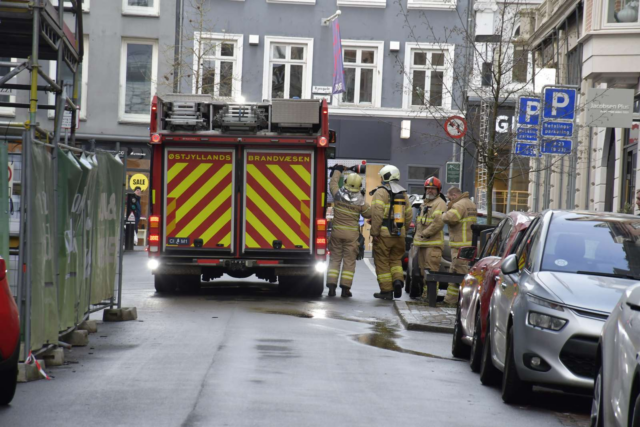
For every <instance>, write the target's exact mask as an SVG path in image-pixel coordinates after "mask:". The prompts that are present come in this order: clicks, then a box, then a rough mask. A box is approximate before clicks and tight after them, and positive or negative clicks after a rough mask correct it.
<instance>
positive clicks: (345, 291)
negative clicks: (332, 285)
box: [340, 285, 353, 298]
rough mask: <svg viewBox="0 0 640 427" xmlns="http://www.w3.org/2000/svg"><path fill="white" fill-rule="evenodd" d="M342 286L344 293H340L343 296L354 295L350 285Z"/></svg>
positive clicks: (349, 296)
mask: <svg viewBox="0 0 640 427" xmlns="http://www.w3.org/2000/svg"><path fill="white" fill-rule="evenodd" d="M340 287H341V288H342V294H341V295H340V296H341V297H342V298H351V297H352V296H353V294H352V293H351V289H349V287H348V286H342V285H340Z"/></svg>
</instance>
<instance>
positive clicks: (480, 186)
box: [476, 101, 490, 210]
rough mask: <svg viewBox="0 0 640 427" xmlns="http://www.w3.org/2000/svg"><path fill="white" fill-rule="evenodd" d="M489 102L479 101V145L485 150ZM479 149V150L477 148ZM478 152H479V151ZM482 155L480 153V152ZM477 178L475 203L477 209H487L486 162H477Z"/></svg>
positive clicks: (488, 121) (487, 141) (487, 137)
mask: <svg viewBox="0 0 640 427" xmlns="http://www.w3.org/2000/svg"><path fill="white" fill-rule="evenodd" d="M489 114H490V112H489V103H487V102H485V101H482V102H481V103H480V147H484V149H485V150H486V147H487V144H488V143H489V123H490V120H489V119H490V117H489ZM479 151H480V150H479ZM479 154H480V153H479ZM480 155H482V154H480ZM477 174H478V180H477V185H476V205H477V206H478V209H485V210H486V209H487V180H488V173H487V165H486V162H479V164H478V172H477Z"/></svg>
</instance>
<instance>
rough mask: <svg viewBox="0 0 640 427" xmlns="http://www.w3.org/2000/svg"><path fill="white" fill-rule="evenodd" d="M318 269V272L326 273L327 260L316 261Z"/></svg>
mask: <svg viewBox="0 0 640 427" xmlns="http://www.w3.org/2000/svg"><path fill="white" fill-rule="evenodd" d="M316 271H317V272H318V273H324V272H325V271H327V263H326V262H317V263H316Z"/></svg>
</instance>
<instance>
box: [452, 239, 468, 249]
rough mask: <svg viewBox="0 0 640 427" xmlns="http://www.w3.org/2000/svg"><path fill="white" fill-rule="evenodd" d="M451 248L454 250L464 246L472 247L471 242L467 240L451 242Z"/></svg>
mask: <svg viewBox="0 0 640 427" xmlns="http://www.w3.org/2000/svg"><path fill="white" fill-rule="evenodd" d="M449 246H451V247H452V248H461V247H463V246H471V240H465V241H463V242H450V243H449Z"/></svg>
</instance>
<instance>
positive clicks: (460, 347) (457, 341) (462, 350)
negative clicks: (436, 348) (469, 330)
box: [451, 304, 469, 359]
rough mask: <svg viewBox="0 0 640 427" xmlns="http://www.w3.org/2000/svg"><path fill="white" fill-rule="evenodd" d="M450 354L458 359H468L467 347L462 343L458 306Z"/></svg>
mask: <svg viewBox="0 0 640 427" xmlns="http://www.w3.org/2000/svg"><path fill="white" fill-rule="evenodd" d="M451 354H453V357H457V358H459V359H462V358H466V357H469V347H468V346H467V345H466V344H465V343H463V342H462V322H461V320H460V304H458V309H457V310H456V321H455V323H454V324H453V340H452V341H451Z"/></svg>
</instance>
